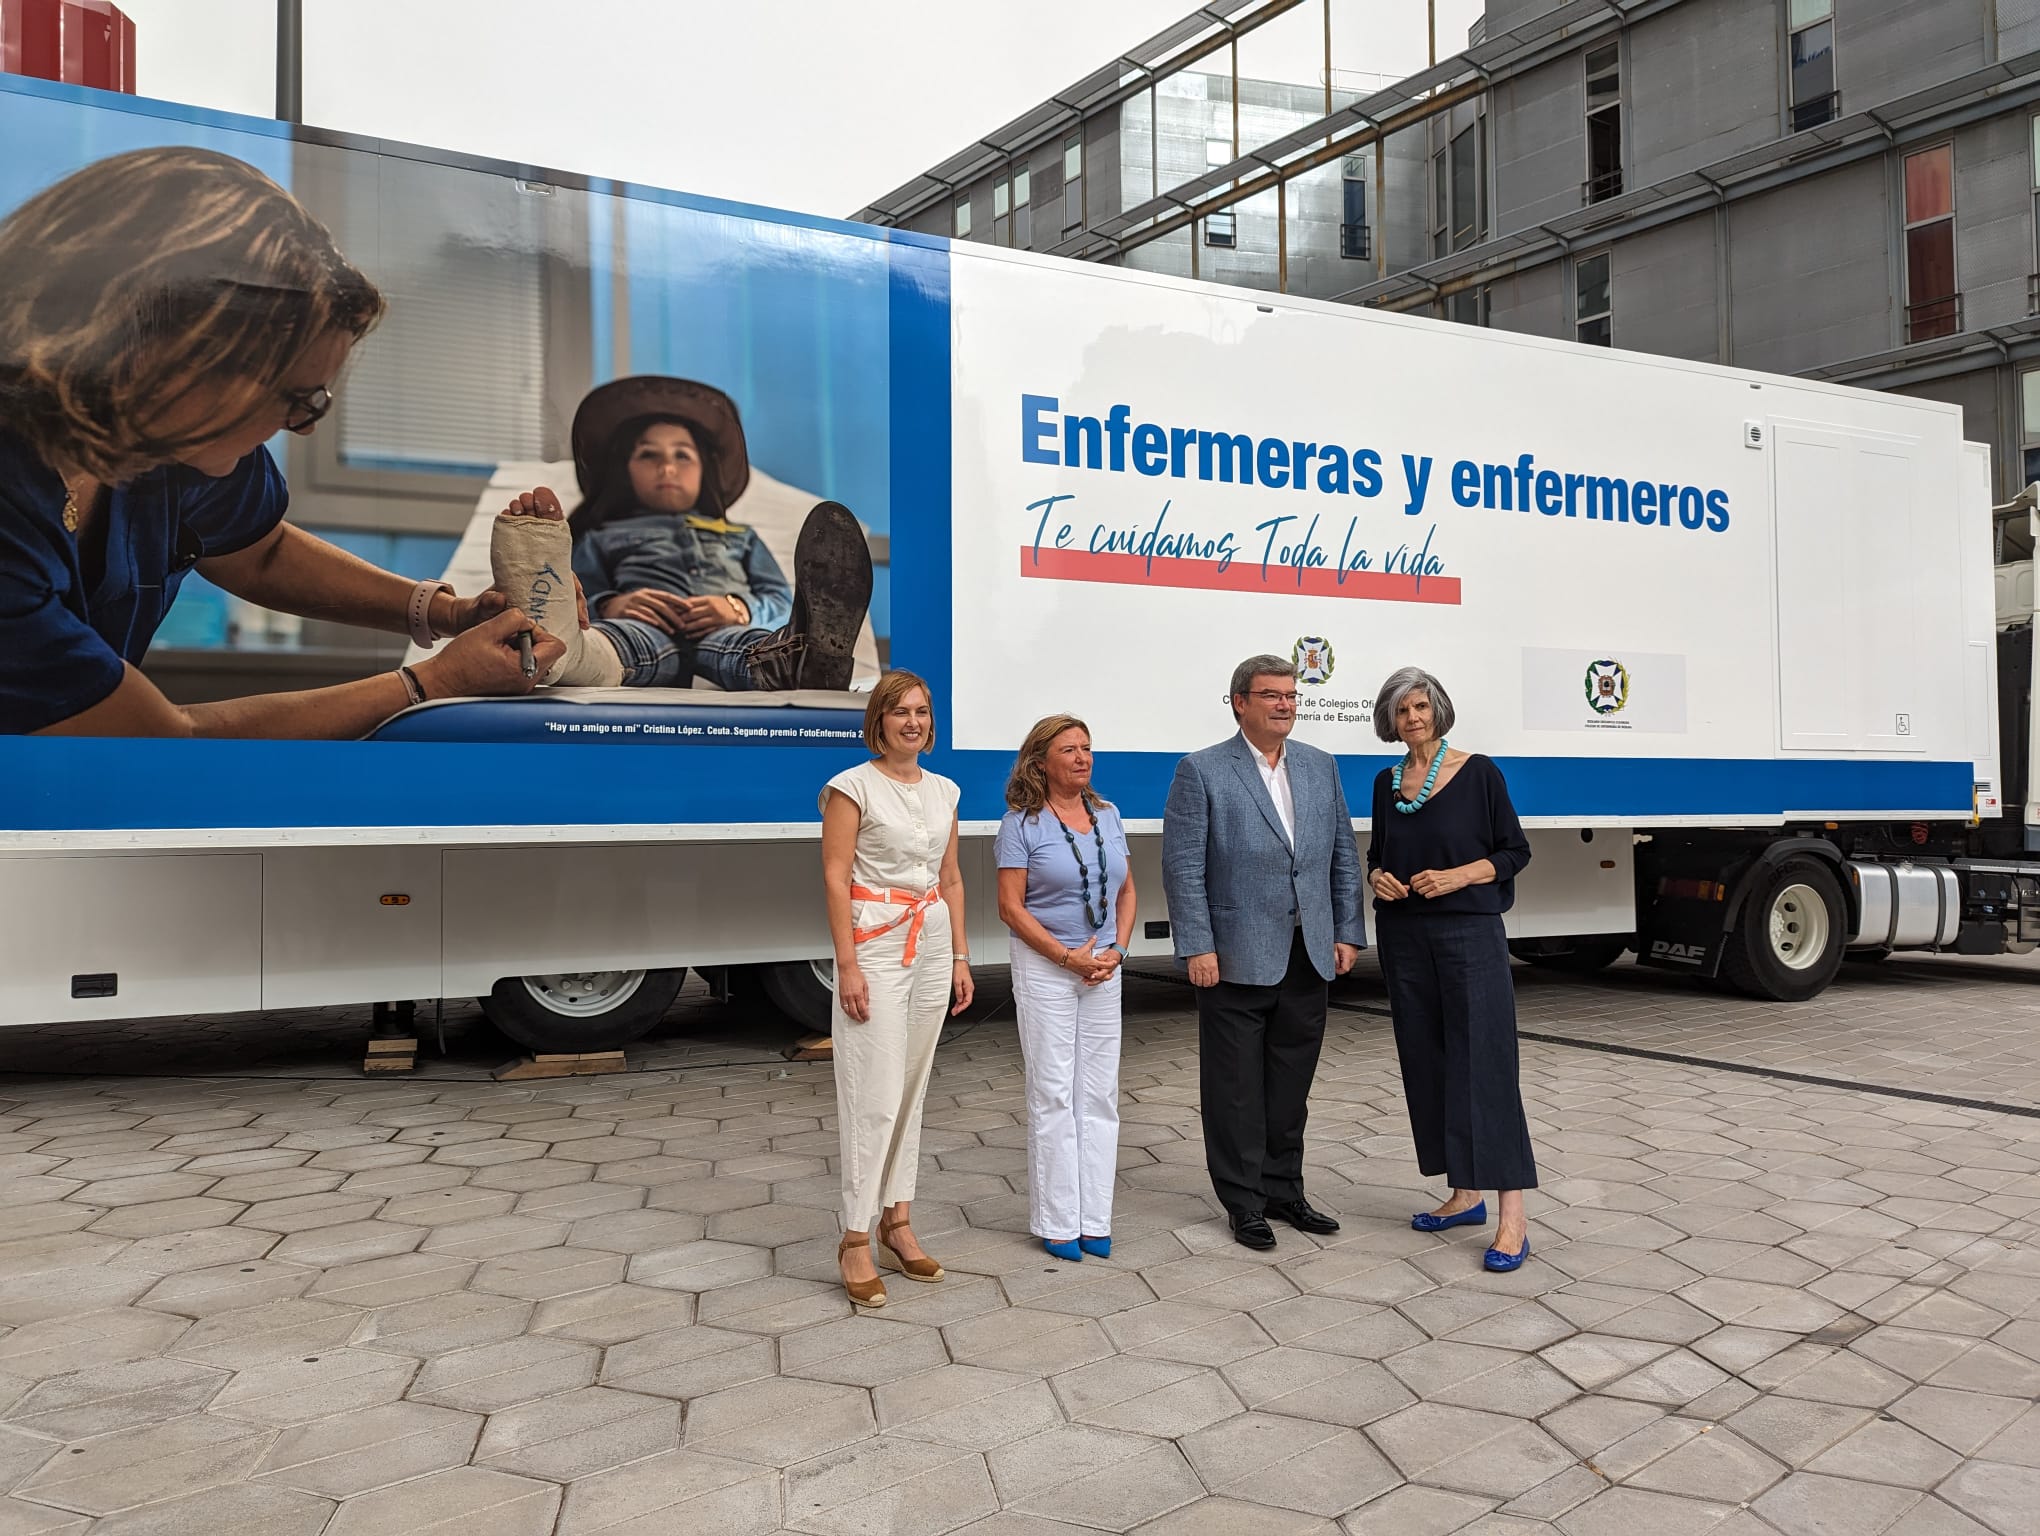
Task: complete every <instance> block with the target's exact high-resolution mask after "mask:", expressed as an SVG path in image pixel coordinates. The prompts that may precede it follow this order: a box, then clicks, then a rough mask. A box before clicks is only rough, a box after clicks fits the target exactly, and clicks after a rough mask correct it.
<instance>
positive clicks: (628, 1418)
mask: <svg viewBox="0 0 2040 1536" xmlns="http://www.w3.org/2000/svg"><path fill="white" fill-rule="evenodd" d="M679 1442H680V1405H679V1404H678V1403H674V1402H670V1401H668V1400H666V1399H664V1398H659V1397H650V1396H646V1395H644V1394H641V1393H636V1392H619V1391H617V1390H615V1389H613V1388H610V1387H584V1388H581V1389H580V1390H578V1391H574V1392H567V1393H563V1394H561V1395H559V1396H557V1397H547V1398H542V1399H540V1400H538V1401H536V1402H530V1403H525V1404H523V1405H521V1406H519V1407H515V1408H509V1409H505V1410H503V1411H500V1412H497V1413H493V1414H491V1415H490V1416H489V1426H488V1429H487V1430H486V1431H485V1432H484V1433H483V1435H482V1443H481V1445H480V1447H479V1448H478V1449H477V1450H476V1452H475V1460H476V1461H477V1462H478V1463H482V1464H486V1465H489V1466H493V1467H496V1468H499V1469H500V1470H502V1471H506V1472H521V1473H524V1474H526V1475H528V1476H532V1477H549V1478H552V1479H554V1480H556V1481H559V1482H568V1481H571V1480H572V1479H574V1478H578V1477H586V1476H588V1475H589V1474H590V1473H594V1472H600V1471H603V1470H605V1469H607V1468H610V1467H614V1466H620V1465H622V1464H623V1463H624V1462H627V1461H636V1460H639V1459H640V1458H642V1457H645V1456H651V1455H655V1454H657V1453H658V1452H660V1451H670V1450H673V1449H675V1448H676V1447H677V1446H678V1445H679Z"/></svg>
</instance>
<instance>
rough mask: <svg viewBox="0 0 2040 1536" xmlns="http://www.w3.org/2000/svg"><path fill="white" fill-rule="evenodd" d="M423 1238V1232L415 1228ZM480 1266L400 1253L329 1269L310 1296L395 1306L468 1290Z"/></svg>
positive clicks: (438, 1256) (360, 1304)
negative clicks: (470, 1277) (467, 1286)
mask: <svg viewBox="0 0 2040 1536" xmlns="http://www.w3.org/2000/svg"><path fill="white" fill-rule="evenodd" d="M411 1230H414V1231H418V1232H419V1235H420V1236H421V1237H422V1236H423V1235H424V1234H423V1231H422V1229H417V1228H413V1229H411ZM479 1267H480V1261H479V1260H476V1259H468V1258H462V1257H461V1256H459V1255H458V1254H446V1253H399V1254H393V1255H391V1256H390V1257H389V1258H385V1259H365V1260H363V1261H362V1262H360V1263H358V1264H343V1265H342V1266H341V1267H340V1268H338V1269H329V1270H327V1271H326V1272H325V1273H324V1274H322V1275H320V1276H319V1277H318V1278H317V1279H316V1280H314V1281H313V1282H312V1284H311V1288H310V1290H309V1291H307V1293H306V1294H307V1295H309V1296H312V1297H314V1298H315V1299H317V1300H320V1301H330V1302H335V1303H337V1304H339V1305H341V1306H349V1307H371V1308H373V1307H393V1306H397V1305H399V1304H401V1303H403V1302H407V1301H422V1300H423V1299H424V1298H426V1297H428V1296H442V1295H444V1294H446V1293H447V1292H448V1291H458V1290H462V1289H464V1288H465V1287H466V1285H467V1282H468V1277H469V1276H470V1275H472V1274H473V1273H474V1272H475V1270H476V1269H478V1268H479Z"/></svg>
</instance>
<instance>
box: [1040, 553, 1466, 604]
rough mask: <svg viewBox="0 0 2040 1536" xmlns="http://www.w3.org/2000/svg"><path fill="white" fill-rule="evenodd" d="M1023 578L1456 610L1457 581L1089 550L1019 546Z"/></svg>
mask: <svg viewBox="0 0 2040 1536" xmlns="http://www.w3.org/2000/svg"><path fill="white" fill-rule="evenodd" d="M1020 574H1021V575H1022V576H1032V577H1036V578H1039V579H1043V580H1047V581H1102V582H1106V583H1108V584H1110V585H1112V586H1121V587H1185V588H1189V589H1190V590H1192V591H1197V592H1280V593H1293V594H1296V595H1297V596H1300V597H1353V598H1359V599H1361V600H1362V601H1369V602H1377V603H1442V604H1445V605H1447V606H1451V607H1457V606H1458V604H1459V578H1458V577H1457V576H1424V577H1417V576H1406V575H1392V574H1390V573H1389V572H1386V571H1348V572H1346V574H1345V578H1344V579H1343V580H1341V579H1340V576H1339V573H1338V572H1337V571H1334V570H1326V569H1316V570H1306V571H1305V572H1303V574H1302V576H1301V578H1299V577H1298V575H1297V572H1296V570H1295V568H1294V567H1293V566H1286V565H1271V566H1269V567H1268V569H1267V574H1266V576H1265V577H1264V576H1263V574H1262V571H1261V565H1260V562H1258V561H1254V560H1235V561H1233V563H1232V564H1231V565H1229V566H1224V567H1221V566H1220V565H1219V563H1218V562H1217V561H1216V560H1181V559H1165V558H1163V557H1161V556H1159V555H1158V556H1156V557H1155V558H1154V559H1153V560H1152V561H1150V560H1149V559H1147V557H1146V556H1144V555H1118V554H1093V553H1092V552H1091V551H1090V550H1087V549H1043V550H1039V551H1037V550H1035V549H1034V548H1033V547H1032V546H1030V545H1026V544H1023V545H1021V546H1020Z"/></svg>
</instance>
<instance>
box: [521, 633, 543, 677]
mask: <svg viewBox="0 0 2040 1536" xmlns="http://www.w3.org/2000/svg"><path fill="white" fill-rule="evenodd" d="M517 660H518V665H520V666H522V667H523V668H524V675H525V676H526V677H536V676H537V675H538V662H537V660H536V659H535V658H534V657H533V656H532V654H531V631H530V630H528V629H520V630H519V631H518V632H517Z"/></svg>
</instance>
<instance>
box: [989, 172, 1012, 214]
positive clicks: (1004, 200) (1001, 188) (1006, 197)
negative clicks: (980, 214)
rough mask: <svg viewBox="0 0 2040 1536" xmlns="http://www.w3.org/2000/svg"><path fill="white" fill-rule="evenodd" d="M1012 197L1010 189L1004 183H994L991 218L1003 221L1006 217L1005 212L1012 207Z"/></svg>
mask: <svg viewBox="0 0 2040 1536" xmlns="http://www.w3.org/2000/svg"><path fill="white" fill-rule="evenodd" d="M1012 196H1013V194H1012V189H1011V188H1009V187H1008V186H1007V185H1006V183H1005V182H1003V181H995V182H993V183H992V217H993V218H995V219H1003V218H1004V217H1005V216H1006V214H1007V211H1008V210H1009V209H1011V207H1012V206H1013V203H1012Z"/></svg>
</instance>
